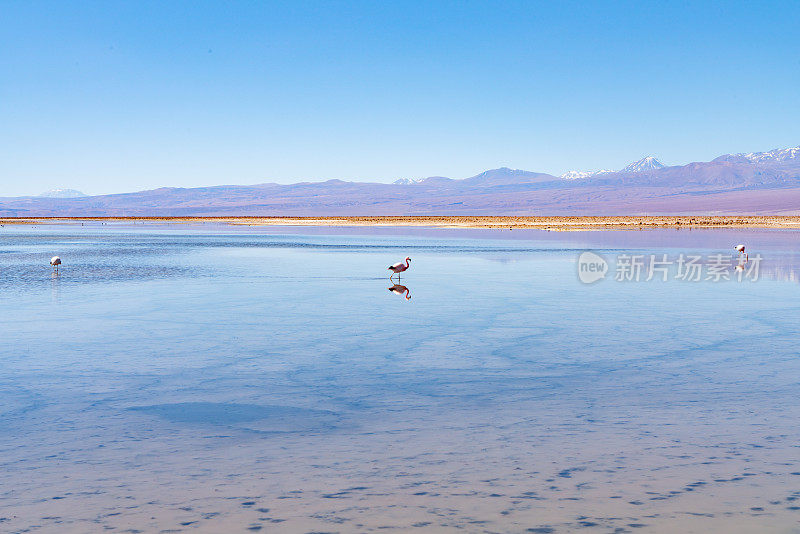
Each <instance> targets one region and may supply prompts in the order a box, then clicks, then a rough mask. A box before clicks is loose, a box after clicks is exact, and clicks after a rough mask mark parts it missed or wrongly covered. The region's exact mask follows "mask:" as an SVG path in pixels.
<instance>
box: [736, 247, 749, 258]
mask: <svg viewBox="0 0 800 534" xmlns="http://www.w3.org/2000/svg"><path fill="white" fill-rule="evenodd" d="M736 251H737V252H738V253H739V257H740V258H741V257H742V255H744V261H747V253H746V252H745V251H744V245H736Z"/></svg>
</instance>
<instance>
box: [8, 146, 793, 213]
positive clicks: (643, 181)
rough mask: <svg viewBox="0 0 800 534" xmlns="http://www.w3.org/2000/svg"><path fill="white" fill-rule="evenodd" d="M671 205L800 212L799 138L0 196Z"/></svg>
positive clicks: (189, 205) (45, 201)
mask: <svg viewBox="0 0 800 534" xmlns="http://www.w3.org/2000/svg"><path fill="white" fill-rule="evenodd" d="M57 191H69V190H57ZM51 193H53V192H51ZM75 193H79V192H75ZM664 213H670V214H800V147H794V148H785V149H778V150H772V151H769V152H752V153H748V154H725V155H723V156H720V157H718V158H716V159H714V160H712V161H708V162H694V163H689V164H687V165H675V166H666V165H664V164H663V163H661V162H660V161H658V160H657V159H655V158H653V157H646V158H643V159H641V160H639V161H636V162H634V163H631V164H630V165H628V166H626V167H625V168H623V169H621V170H619V171H608V170H602V171H570V172H568V173H565V174H563V175H561V176H560V177H558V176H553V175H550V174H546V173H539V172H530V171H524V170H517V169H509V168H506V167H503V168H500V169H493V170H489V171H486V172H483V173H481V174H478V175H476V176H472V177H470V178H465V179H461V180H456V179H452V178H445V177H442V176H434V177H430V178H425V179H422V180H411V179H401V180H397V181H396V182H395V183H393V184H384V183H365V182H346V181H342V180H328V181H326V182H302V183H297V184H291V185H280V184H273V183H266V184H260V185H247V186H244V185H224V186H216V187H199V188H188V189H186V188H161V189H154V190H150V191H140V192H137V193H122V194H114V195H100V196H77V195H70V194H59V195H53V194H47V196H40V197H10V198H0V216H5V217H9V216H10V217H33V216H42V217H45V216H65V217H66V216H72V217H81V216H87V217H88V216H213V215H220V216H222V215H263V216H271V215H274V216H282V215H294V216H300V215H309V216H316V215H319V216H322V215H437V214H440V215H622V214H625V215H627V214H630V215H639V214H664Z"/></svg>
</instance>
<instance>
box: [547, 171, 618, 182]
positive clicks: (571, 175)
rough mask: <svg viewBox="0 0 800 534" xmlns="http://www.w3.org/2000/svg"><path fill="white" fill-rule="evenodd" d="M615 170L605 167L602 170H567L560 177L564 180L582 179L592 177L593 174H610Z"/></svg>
mask: <svg viewBox="0 0 800 534" xmlns="http://www.w3.org/2000/svg"><path fill="white" fill-rule="evenodd" d="M612 172H614V171H609V170H607V169H603V170H600V171H567V172H565V173H564V174H562V175H561V176H560V177H559V178H561V179H562V180H582V179H584V178H591V177H592V176H599V175H601V174H609V173H612Z"/></svg>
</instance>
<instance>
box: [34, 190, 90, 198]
mask: <svg viewBox="0 0 800 534" xmlns="http://www.w3.org/2000/svg"><path fill="white" fill-rule="evenodd" d="M39 196H40V197H44V198H79V197H85V196H86V195H85V194H84V193H81V192H80V191H76V190H75V189H51V190H50V191H45V192H44V193H42V194H41V195H39Z"/></svg>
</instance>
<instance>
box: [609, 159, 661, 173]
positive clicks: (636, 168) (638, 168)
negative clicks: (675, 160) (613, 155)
mask: <svg viewBox="0 0 800 534" xmlns="http://www.w3.org/2000/svg"><path fill="white" fill-rule="evenodd" d="M664 167H666V165H664V164H663V163H661V162H660V161H658V160H657V159H656V158H654V157H653V156H647V157H646V158H642V159H640V160H639V161H635V162H633V163H631V164H630V165H628V166H627V167H625V168H624V169H622V170H621V171H620V172H644V171H654V170H656V169H663V168H664Z"/></svg>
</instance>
